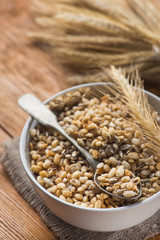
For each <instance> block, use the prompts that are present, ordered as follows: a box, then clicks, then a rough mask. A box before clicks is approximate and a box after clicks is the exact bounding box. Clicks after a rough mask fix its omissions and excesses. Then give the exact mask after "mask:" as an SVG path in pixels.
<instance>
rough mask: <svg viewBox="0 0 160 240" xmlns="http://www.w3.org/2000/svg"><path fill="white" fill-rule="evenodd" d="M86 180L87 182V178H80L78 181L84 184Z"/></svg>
mask: <svg viewBox="0 0 160 240" xmlns="http://www.w3.org/2000/svg"><path fill="white" fill-rule="evenodd" d="M87 180H88V177H80V178H79V181H80V182H81V183H86V182H87Z"/></svg>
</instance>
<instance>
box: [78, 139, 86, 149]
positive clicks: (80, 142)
mask: <svg viewBox="0 0 160 240" xmlns="http://www.w3.org/2000/svg"><path fill="white" fill-rule="evenodd" d="M77 142H78V144H79V145H81V146H82V147H84V146H85V143H84V141H83V140H82V139H81V138H77Z"/></svg>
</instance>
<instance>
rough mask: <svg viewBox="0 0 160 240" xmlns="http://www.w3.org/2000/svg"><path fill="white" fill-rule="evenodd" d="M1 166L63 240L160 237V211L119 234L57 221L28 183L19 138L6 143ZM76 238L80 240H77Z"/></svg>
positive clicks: (123, 239)
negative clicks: (96, 230)
mask: <svg viewBox="0 0 160 240" xmlns="http://www.w3.org/2000/svg"><path fill="white" fill-rule="evenodd" d="M2 146H3V148H4V152H3V154H2V156H1V159H0V161H1V163H2V165H3V167H4V169H5V170H6V172H7V174H8V175H9V177H10V179H11V181H12V183H13V184H14V186H15V188H16V189H17V191H18V192H19V193H20V194H21V196H22V197H23V198H24V199H25V200H26V201H27V202H28V203H29V204H30V206H31V207H33V208H34V209H35V210H36V211H37V212H38V213H39V215H40V216H41V218H42V219H43V221H44V223H45V224H46V226H47V227H49V228H50V229H51V231H53V233H54V234H56V235H57V237H59V238H60V239H62V240H74V239H77V240H83V239H87V240H91V239H92V240H97V239H99V240H104V239H105V240H115V239H118V240H133V239H134V240H136V239H137V240H145V239H148V238H149V237H153V236H154V235H157V234H160V210H159V211H158V212H157V213H156V214H155V215H154V216H152V217H151V218H149V219H148V220H146V221H145V222H143V223H141V224H139V225H137V226H135V227H132V228H129V229H126V230H122V231H118V232H110V233H102V232H92V231H87V230H83V229H80V228H77V227H74V226H72V225H70V224H68V223H65V222H64V221H62V220H61V219H59V218H58V217H56V216H55V215H54V214H53V213H52V212H51V211H50V210H49V209H48V208H47V207H46V206H45V204H44V203H43V202H42V200H41V199H40V197H39V196H38V194H37V192H36V191H35V189H34V187H33V186H32V184H31V182H30V180H29V179H28V177H27V175H26V173H25V171H24V169H23V166H22V163H21V161H20V155H19V138H15V139H13V140H11V141H8V142H5V143H3V145H2ZM75 237H76V238H75Z"/></svg>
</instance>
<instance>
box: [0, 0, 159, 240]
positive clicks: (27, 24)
mask: <svg viewBox="0 0 160 240" xmlns="http://www.w3.org/2000/svg"><path fill="white" fill-rule="evenodd" d="M31 6H32V0H1V1H0V106H1V107H0V109H1V113H0V141H1V142H3V141H5V140H9V139H11V138H13V137H16V136H19V135H20V134H21V130H22V128H23V125H24V123H25V121H26V119H27V118H28V116H27V114H25V113H24V112H23V111H22V110H21V109H20V108H19V107H18V106H17V99H18V97H19V96H20V95H22V94H24V93H27V92H32V93H34V94H36V95H37V96H38V97H39V98H40V99H41V100H45V99H47V98H48V97H50V96H52V95H53V94H55V93H56V92H58V91H60V90H62V88H64V87H65V84H64V83H63V81H60V80H59V79H63V78H62V74H61V73H60V69H59V68H58V67H57V65H56V63H55V62H53V59H50V57H49V56H48V55H47V54H46V53H44V52H42V51H41V50H39V49H37V48H35V47H34V46H32V45H31V44H30V42H29V40H28V38H27V37H25V33H26V31H27V30H29V29H30V30H31V29H36V26H35V25H34V23H33V16H32V15H31ZM1 150H2V149H1ZM0 239H5V240H8V239H26V240H29V239H38V240H45V239H47V240H50V239H57V237H56V236H55V235H54V234H53V233H52V232H51V231H50V230H49V229H48V228H47V227H46V226H45V225H44V223H43V222H42V220H41V218H40V217H39V216H38V214H37V213H36V212H35V211H34V210H33V209H32V208H31V207H30V206H29V205H28V204H27V203H26V202H25V200H24V199H23V198H22V197H21V196H20V195H19V194H18V193H17V192H16V190H15V189H14V186H13V185H12V183H11V181H10V179H9V178H8V176H7V174H6V173H5V171H4V170H3V168H2V166H1V165H0ZM158 239H160V235H159V236H155V237H154V238H152V240H158Z"/></svg>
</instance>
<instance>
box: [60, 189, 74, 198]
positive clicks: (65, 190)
mask: <svg viewBox="0 0 160 240" xmlns="http://www.w3.org/2000/svg"><path fill="white" fill-rule="evenodd" d="M62 193H63V196H64V197H71V196H72V192H71V191H69V190H68V189H64V188H63V190H62Z"/></svg>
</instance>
